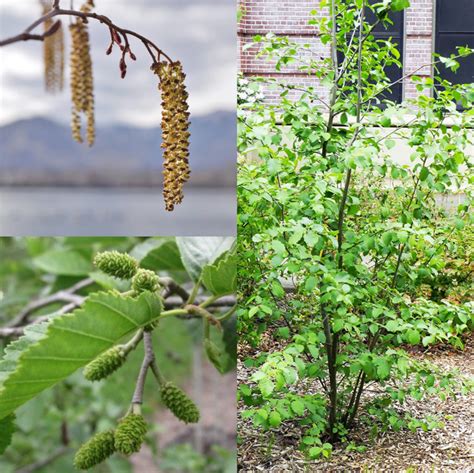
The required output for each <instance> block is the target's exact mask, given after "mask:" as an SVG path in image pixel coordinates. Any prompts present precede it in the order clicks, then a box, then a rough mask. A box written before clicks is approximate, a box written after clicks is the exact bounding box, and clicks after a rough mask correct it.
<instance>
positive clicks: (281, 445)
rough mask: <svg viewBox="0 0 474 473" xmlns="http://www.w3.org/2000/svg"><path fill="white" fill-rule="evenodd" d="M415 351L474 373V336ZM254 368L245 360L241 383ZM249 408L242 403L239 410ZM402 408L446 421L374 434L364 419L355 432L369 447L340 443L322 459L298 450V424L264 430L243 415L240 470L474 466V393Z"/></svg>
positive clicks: (445, 469)
mask: <svg viewBox="0 0 474 473" xmlns="http://www.w3.org/2000/svg"><path fill="white" fill-rule="evenodd" d="M271 349H273V350H274V349H278V348H276V347H271ZM241 350H242V352H245V354H246V355H249V354H250V352H251V350H249V348H248V347H242V348H241ZM411 355H412V356H414V357H416V358H421V359H428V360H430V361H431V362H434V363H436V364H438V365H439V366H441V367H443V368H446V369H451V368H457V369H459V370H460V371H461V372H462V373H463V374H464V375H467V376H473V375H474V336H470V337H469V338H468V339H467V340H466V347H465V350H464V351H458V350H454V349H452V348H446V347H440V348H435V349H432V350H429V351H423V350H412V352H411ZM239 358H240V359H243V357H242V356H240V357H239ZM250 374H251V370H249V369H247V368H245V367H244V366H243V365H242V364H240V366H239V372H238V381H239V383H241V382H246V380H248V377H249V376H250ZM369 395H370V394H369ZM244 408H245V407H244V406H242V405H239V410H241V409H244ZM403 409H404V410H406V411H409V412H410V413H412V414H415V415H416V416H418V417H423V416H429V415H437V416H439V417H441V419H442V420H443V422H444V427H443V428H439V429H436V430H433V431H431V432H423V431H421V429H420V430H418V431H416V432H411V431H409V430H404V431H400V432H392V431H390V432H386V433H383V434H380V435H379V436H378V437H377V438H376V439H375V440H370V435H369V432H368V429H367V428H366V427H364V426H363V425H360V424H359V425H357V426H356V427H355V430H354V431H353V433H352V435H351V437H352V440H353V441H354V442H355V443H356V444H357V445H365V446H367V450H366V451H365V452H363V453H361V452H354V451H347V450H346V449H345V448H342V447H336V448H335V450H334V452H333V455H332V456H331V458H330V459H328V460H318V461H307V460H306V459H305V457H304V455H303V454H302V452H301V451H299V450H298V443H299V438H300V432H299V428H298V426H291V425H289V426H281V427H280V428H279V429H278V430H275V431H271V432H262V431H259V430H257V429H256V428H254V427H253V425H252V423H251V421H248V420H243V419H241V418H239V420H238V433H239V442H240V445H239V471H241V472H260V471H265V472H272V473H277V472H320V471H321V472H407V473H408V472H410V473H414V472H443V473H444V472H462V473H464V472H466V473H468V472H474V393H471V394H470V395H468V396H464V397H463V396H458V397H457V398H456V399H448V400H446V401H441V400H439V399H437V398H431V399H429V400H423V401H420V402H415V401H414V402H408V403H406V405H404V406H403Z"/></svg>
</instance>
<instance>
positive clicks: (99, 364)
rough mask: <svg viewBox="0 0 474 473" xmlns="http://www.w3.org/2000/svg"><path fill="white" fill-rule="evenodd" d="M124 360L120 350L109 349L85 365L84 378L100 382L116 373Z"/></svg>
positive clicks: (116, 348) (115, 348)
mask: <svg viewBox="0 0 474 473" xmlns="http://www.w3.org/2000/svg"><path fill="white" fill-rule="evenodd" d="M125 359H126V357H125V356H124V354H123V352H122V350H120V348H118V347H113V348H110V349H109V350H107V351H106V352H104V353H102V355H100V356H98V357H97V358H96V359H95V360H93V361H91V362H90V363H89V364H88V365H86V367H85V368H84V377H85V378H86V379H88V380H89V381H100V380H101V379H104V378H106V377H107V376H109V375H110V374H112V373H113V372H114V371H117V370H118V369H119V368H120V367H121V366H122V365H123V364H124V362H125Z"/></svg>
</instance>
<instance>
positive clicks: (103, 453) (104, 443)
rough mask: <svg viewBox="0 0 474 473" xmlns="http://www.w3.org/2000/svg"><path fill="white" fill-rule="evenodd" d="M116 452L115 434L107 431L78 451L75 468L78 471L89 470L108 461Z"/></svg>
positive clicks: (97, 435)
mask: <svg viewBox="0 0 474 473" xmlns="http://www.w3.org/2000/svg"><path fill="white" fill-rule="evenodd" d="M114 452H115V446H114V432H113V430H107V431H105V432H100V433H98V434H95V435H94V436H93V437H92V438H91V439H89V440H88V441H87V442H86V443H85V444H84V445H82V447H81V448H80V449H79V450H78V451H77V453H76V455H75V457H74V466H75V467H76V468H77V469H78V470H88V469H89V468H92V467H93V466H95V465H98V464H99V463H101V462H103V461H104V460H106V459H107V458H108V457H110V455H112V454H113V453H114Z"/></svg>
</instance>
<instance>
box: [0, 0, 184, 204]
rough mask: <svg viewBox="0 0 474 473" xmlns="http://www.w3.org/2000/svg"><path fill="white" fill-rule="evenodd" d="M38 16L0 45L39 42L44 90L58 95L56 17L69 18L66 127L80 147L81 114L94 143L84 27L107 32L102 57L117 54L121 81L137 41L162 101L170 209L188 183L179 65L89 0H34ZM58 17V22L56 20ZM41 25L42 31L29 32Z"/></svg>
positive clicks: (60, 68) (60, 59)
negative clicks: (69, 0)
mask: <svg viewBox="0 0 474 473" xmlns="http://www.w3.org/2000/svg"><path fill="white" fill-rule="evenodd" d="M40 4H41V7H42V9H43V15H42V16H41V17H40V18H38V19H37V20H36V21H35V22H33V23H32V24H31V25H30V26H29V27H28V28H26V29H25V31H24V32H23V33H20V34H18V35H16V36H13V37H11V38H7V39H4V40H1V41H0V47H1V46H7V45H10V44H14V43H16V42H19V41H42V42H43V56H44V65H45V88H46V90H47V91H48V92H53V93H54V92H59V91H60V90H62V88H63V82H64V80H63V77H64V63H65V61H64V32H63V27H62V21H61V19H60V17H66V16H69V17H72V18H74V20H73V21H72V22H71V23H70V25H69V31H70V35H71V52H70V68H71V84H70V86H71V87H70V88H71V102H72V119H71V129H72V136H73V138H74V139H75V140H76V141H77V142H79V143H82V142H83V140H84V138H83V136H82V131H81V127H82V124H81V122H82V116H84V119H85V120H86V141H87V143H88V144H89V146H92V145H93V144H94V140H95V119H94V81H93V64H92V59H91V55H90V41H89V31H88V23H89V21H91V20H96V21H98V22H100V23H101V24H103V25H104V26H105V27H106V28H108V30H109V32H110V44H109V46H108V48H107V50H106V54H107V55H110V54H112V52H113V49H114V48H116V49H118V50H119V58H120V59H119V70H120V75H121V77H122V78H125V77H126V75H127V67H128V65H127V61H128V60H129V59H130V60H132V61H135V60H136V56H135V54H134V52H133V51H132V45H131V43H130V40H131V38H135V39H137V40H139V41H140V42H141V43H142V45H143V46H144V48H145V50H146V51H147V53H148V54H149V56H150V58H151V67H150V69H151V70H152V72H153V74H155V75H156V76H157V77H158V80H159V85H158V88H159V90H160V91H161V98H162V103H161V105H162V120H161V132H162V145H161V147H162V148H163V158H164V165H163V197H164V201H165V207H166V210H168V211H172V210H173V209H174V206H175V205H176V204H179V203H181V202H182V200H183V186H184V184H185V183H186V182H187V181H188V180H189V176H190V169H189V161H188V157H189V137H190V133H189V112H188V104H187V99H188V93H187V91H186V86H185V84H184V80H185V78H186V75H185V74H184V72H183V68H182V65H181V63H180V62H179V61H173V60H172V59H171V58H170V56H168V55H167V54H166V53H165V52H164V51H163V50H161V49H160V48H159V47H158V46H157V45H156V44H155V43H153V42H152V41H151V40H149V39H148V38H146V37H144V36H142V35H141V34H139V33H137V32H135V31H132V30H129V29H125V28H122V27H119V26H117V25H116V24H115V23H113V21H112V20H111V19H110V18H108V17H106V16H105V15H100V14H98V13H95V12H93V9H94V0H85V2H84V3H83V5H82V6H81V7H80V8H79V10H74V9H72V8H71V9H66V8H62V7H61V1H60V0H54V1H50V0H40ZM56 18H58V19H56ZM41 25H43V27H44V32H43V33H33V31H34V30H35V29H36V28H38V27H39V26H41Z"/></svg>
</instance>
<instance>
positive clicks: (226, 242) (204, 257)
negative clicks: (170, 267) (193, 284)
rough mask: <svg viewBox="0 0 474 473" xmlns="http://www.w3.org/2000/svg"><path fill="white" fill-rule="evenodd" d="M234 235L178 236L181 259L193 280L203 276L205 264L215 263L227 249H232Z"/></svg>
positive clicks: (177, 241)
mask: <svg viewBox="0 0 474 473" xmlns="http://www.w3.org/2000/svg"><path fill="white" fill-rule="evenodd" d="M234 242H235V238H234V237H178V238H176V243H177V245H178V248H179V251H180V254H181V261H182V262H183V265H184V267H185V269H186V271H187V272H188V274H189V276H191V278H192V279H193V281H197V280H198V279H199V278H200V277H201V272H202V269H203V267H204V266H206V265H208V264H212V263H214V261H216V259H217V258H218V257H219V256H220V255H221V254H222V253H224V252H225V251H228V250H230V248H231V247H232V245H233V244H234Z"/></svg>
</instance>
